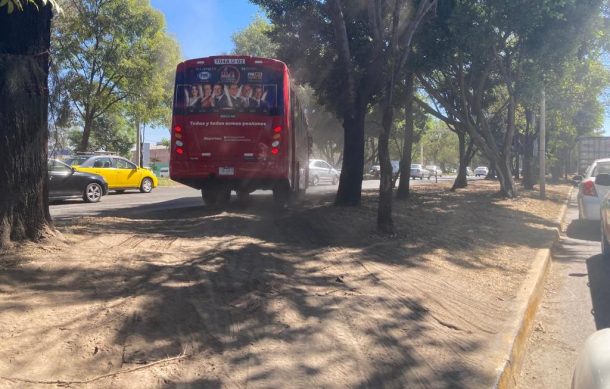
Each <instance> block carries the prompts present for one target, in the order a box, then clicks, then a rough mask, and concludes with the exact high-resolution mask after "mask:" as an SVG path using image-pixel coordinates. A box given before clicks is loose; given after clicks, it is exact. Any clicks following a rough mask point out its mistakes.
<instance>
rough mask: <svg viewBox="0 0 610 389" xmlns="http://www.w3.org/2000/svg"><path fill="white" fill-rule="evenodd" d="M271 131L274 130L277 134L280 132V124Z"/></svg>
mask: <svg viewBox="0 0 610 389" xmlns="http://www.w3.org/2000/svg"><path fill="white" fill-rule="evenodd" d="M273 132H275V133H276V134H279V133H280V132H282V126H275V127H273Z"/></svg>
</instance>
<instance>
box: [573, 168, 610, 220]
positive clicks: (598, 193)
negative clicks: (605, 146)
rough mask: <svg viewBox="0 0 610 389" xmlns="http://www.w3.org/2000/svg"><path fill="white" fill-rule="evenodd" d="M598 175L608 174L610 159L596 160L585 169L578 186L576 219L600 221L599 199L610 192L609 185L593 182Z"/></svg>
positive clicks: (609, 171)
mask: <svg viewBox="0 0 610 389" xmlns="http://www.w3.org/2000/svg"><path fill="white" fill-rule="evenodd" d="M600 173H610V158H604V159H598V160H596V161H594V162H593V163H592V164H591V166H589V168H588V169H587V171H586V172H585V174H584V176H583V177H579V178H582V180H581V181H580V184H578V194H577V195H576V198H577V201H578V217H579V218H580V219H585V220H600V211H599V206H600V203H601V199H603V198H604V196H605V195H606V193H608V191H610V185H601V184H605V182H601V183H598V182H595V181H596V180H595V177H597V175H598V174H600Z"/></svg>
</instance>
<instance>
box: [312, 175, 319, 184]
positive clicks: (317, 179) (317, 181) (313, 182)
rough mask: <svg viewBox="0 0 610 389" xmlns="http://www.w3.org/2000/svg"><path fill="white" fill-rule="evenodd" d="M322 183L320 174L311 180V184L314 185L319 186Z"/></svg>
mask: <svg viewBox="0 0 610 389" xmlns="http://www.w3.org/2000/svg"><path fill="white" fill-rule="evenodd" d="M319 184H320V177H318V176H313V178H312V180H311V185H313V186H318V185H319Z"/></svg>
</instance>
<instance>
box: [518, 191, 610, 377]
mask: <svg viewBox="0 0 610 389" xmlns="http://www.w3.org/2000/svg"><path fill="white" fill-rule="evenodd" d="M574 195H575V191H574V193H573V196H572V198H571V201H570V204H569V208H568V212H567V214H566V219H565V223H566V224H565V225H566V226H567V229H566V228H565V226H564V230H565V231H566V232H565V233H564V234H563V235H562V237H561V239H560V241H559V242H558V244H557V245H556V247H555V248H554V250H553V264H552V267H551V272H550V274H549V277H548V279H547V282H546V285H545V295H544V297H543V300H542V302H541V306H540V308H539V311H538V313H537V315H536V318H535V321H534V332H533V334H532V336H531V337H530V339H529V342H528V347H527V354H526V359H525V362H524V367H523V370H522V372H521V377H520V378H519V382H518V386H517V387H518V388H522V389H526V388H528V389H529V388H541V389H544V388H549V389H551V388H553V389H555V388H569V387H570V383H571V380H572V372H573V369H574V366H575V363H576V359H577V357H578V353H579V352H580V349H581V346H582V344H583V343H584V341H585V339H586V338H587V336H589V335H590V334H591V333H593V332H594V331H595V330H596V329H601V328H606V327H610V281H608V280H610V261H604V260H603V258H602V256H601V255H600V251H601V249H600V242H599V241H600V237H599V222H589V221H583V220H578V206H577V205H576V201H575V196H574Z"/></svg>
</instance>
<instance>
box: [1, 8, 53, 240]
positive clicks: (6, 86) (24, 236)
mask: <svg viewBox="0 0 610 389" xmlns="http://www.w3.org/2000/svg"><path fill="white" fill-rule="evenodd" d="M53 7H56V4H55V2H49V1H45V0H40V1H33V0H29V1H27V2H26V1H15V0H11V1H9V2H8V3H7V2H2V3H1V5H0V107H2V109H0V139H2V141H1V142H0V164H1V166H2V167H1V168H0V188H2V190H1V191H0V250H5V249H7V248H9V247H11V246H12V244H13V242H17V241H22V240H38V239H40V238H42V237H44V236H45V235H46V233H48V232H49V231H50V229H51V228H52V221H51V217H50V215H49V206H48V188H47V141H48V128H47V115H48V100H49V98H48V72H49V56H48V52H49V46H50V29H51V18H52V9H53Z"/></svg>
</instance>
